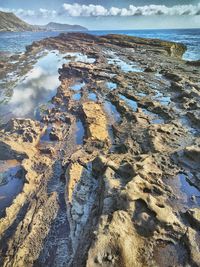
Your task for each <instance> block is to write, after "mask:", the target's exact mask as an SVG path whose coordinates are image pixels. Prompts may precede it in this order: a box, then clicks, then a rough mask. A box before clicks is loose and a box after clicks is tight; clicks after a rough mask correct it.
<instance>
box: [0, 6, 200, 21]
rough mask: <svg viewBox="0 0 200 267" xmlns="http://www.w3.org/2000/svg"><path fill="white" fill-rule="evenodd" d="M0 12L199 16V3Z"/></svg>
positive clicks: (42, 15) (47, 16) (49, 15)
mask: <svg viewBox="0 0 200 267" xmlns="http://www.w3.org/2000/svg"><path fill="white" fill-rule="evenodd" d="M0 10H1V11H5V12H13V13H15V14H16V15H17V16H19V17H22V18H28V17H30V18H31V17H34V18H44V19H52V18H55V17H56V16H62V15H63V16H69V17H98V16H101V17H102V16H106V17H108V16H121V17H126V16H129V17H130V16H151V15H168V16H182V15H188V16H189V15H190V16H195V15H200V3H198V4H196V5H195V4H194V5H192V4H190V5H174V6H172V7H167V6H165V5H145V6H134V5H129V6H128V7H122V8H118V7H114V6H113V7H110V8H105V7H104V6H102V5H93V4H90V5H81V4H78V3H74V4H68V3H64V4H63V5H62V7H61V9H60V10H59V11H56V10H49V9H46V8H40V9H39V10H27V9H21V8H20V9H9V8H1V7H0Z"/></svg>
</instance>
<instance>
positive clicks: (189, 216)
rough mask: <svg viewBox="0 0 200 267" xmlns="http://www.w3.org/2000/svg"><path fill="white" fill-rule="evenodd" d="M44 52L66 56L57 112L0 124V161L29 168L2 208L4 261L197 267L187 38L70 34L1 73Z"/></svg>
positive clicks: (193, 106)
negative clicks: (175, 40)
mask: <svg viewBox="0 0 200 267" xmlns="http://www.w3.org/2000/svg"><path fill="white" fill-rule="evenodd" d="M44 49H49V50H51V49H56V50H59V51H60V53H62V54H63V56H64V57H65V59H66V60H67V62H66V61H65V64H63V66H62V67H61V68H60V69H59V70H58V71H59V74H60V77H59V79H60V86H59V88H58V90H57V92H56V93H55V96H54V97H53V98H52V100H51V107H49V108H47V109H46V110H45V112H44V113H43V114H42V115H41V121H36V119H34V120H33V119H32V120H31V119H12V120H11V121H9V122H8V123H7V124H4V125H2V126H1V128H0V138H1V142H0V150H1V152H0V160H1V161H3V163H2V166H7V168H6V170H7V169H9V167H8V166H9V162H8V161H9V160H15V161H17V164H18V165H19V166H21V168H22V170H23V172H24V176H23V190H22V191H20V193H19V194H17V196H16V195H15V196H14V197H13V199H12V201H11V204H9V205H5V206H4V207H3V209H2V214H3V216H2V217H1V218H0V236H1V241H0V252H1V262H0V265H2V266H56V267H57V266H69V267H72V266H73V267H77V266H80V267H82V266H88V267H93V266H103V267H107V266H113V267H119V266H126V267H132V266H160V267H168V266H169V263H170V265H171V266H199V204H200V202H199V197H200V193H199V189H200V176H199V171H200V167H199V155H200V151H199V119H198V118H199V117H198V112H199V110H198V109H199V100H200V99H199V97H200V93H199V92H200V87H199V79H198V77H199V69H198V66H197V65H198V64H197V65H196V66H195V64H188V63H187V62H184V61H183V60H182V59H181V58H180V57H181V55H182V53H183V52H184V51H185V47H184V46H183V45H180V44H175V43H171V42H164V41H160V40H151V39H148V40H146V39H141V38H135V37H126V36H121V35H108V36H93V35H89V34H85V33H74V34H73V33H69V34H61V35H60V36H58V37H54V38H48V39H44V40H41V41H39V42H35V43H33V44H32V45H31V46H29V47H28V49H27V51H26V53H25V54H24V55H23V56H19V58H18V59H16V60H19V64H17V67H11V66H10V65H9V62H8V64H5V66H4V68H3V69H4V70H3V71H2V72H1V74H2V76H3V75H4V74H5V73H9V71H11V70H12V71H16V72H17V73H20V68H21V67H20V66H23V64H26V62H31V59H33V57H38V58H39V57H41V51H43V50H44ZM22 70H23V71H24V69H23V68H22ZM6 164H7V165H6ZM0 168H1V165H0ZM2 171H3V172H4V169H3V168H2ZM17 175H18V176H19V175H20V174H19V173H18V174H17ZM4 176H5V175H4ZM8 178H9V177H8ZM15 178H16V177H15ZM7 180H9V179H7ZM0 197H1V195H0Z"/></svg>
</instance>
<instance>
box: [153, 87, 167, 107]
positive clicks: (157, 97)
mask: <svg viewBox="0 0 200 267" xmlns="http://www.w3.org/2000/svg"><path fill="white" fill-rule="evenodd" d="M155 92H156V95H155V96H154V97H153V99H154V100H156V101H158V102H160V103H161V104H162V105H169V104H170V102H171V98H170V97H169V96H164V95H163V93H161V92H159V91H157V90H156V91H155Z"/></svg>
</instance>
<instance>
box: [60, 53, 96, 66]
mask: <svg viewBox="0 0 200 267" xmlns="http://www.w3.org/2000/svg"><path fill="white" fill-rule="evenodd" d="M65 59H66V60H67V62H72V61H74V62H83V63H89V64H93V63H95V61H96V59H95V58H92V57H88V56H87V55H84V54H82V53H76V52H70V53H66V54H65Z"/></svg>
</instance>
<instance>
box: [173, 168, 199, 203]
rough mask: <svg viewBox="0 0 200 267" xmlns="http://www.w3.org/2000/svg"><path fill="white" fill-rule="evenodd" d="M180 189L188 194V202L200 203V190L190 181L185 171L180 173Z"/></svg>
mask: <svg viewBox="0 0 200 267" xmlns="http://www.w3.org/2000/svg"><path fill="white" fill-rule="evenodd" d="M178 179H179V182H180V190H181V191H182V192H183V193H184V194H185V195H186V196H187V204H190V205H194V204H197V205H200V191H199V190H198V189H197V188H196V187H194V186H193V185H192V184H190V183H189V177H188V176H187V175H185V174H183V173H180V174H179V175H178Z"/></svg>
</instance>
